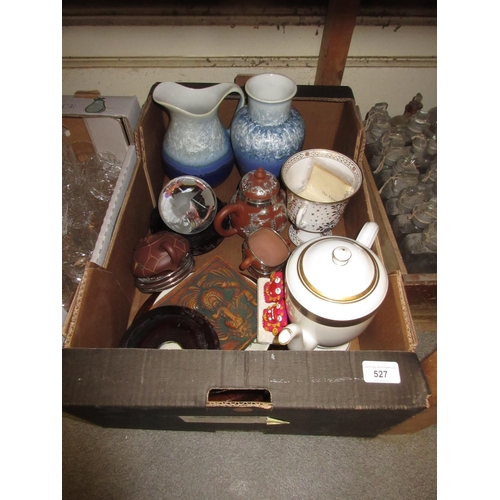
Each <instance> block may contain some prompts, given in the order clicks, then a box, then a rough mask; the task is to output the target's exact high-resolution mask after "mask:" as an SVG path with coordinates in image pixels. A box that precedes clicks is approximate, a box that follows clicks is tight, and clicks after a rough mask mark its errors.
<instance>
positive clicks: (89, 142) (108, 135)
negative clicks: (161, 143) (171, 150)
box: [62, 92, 141, 334]
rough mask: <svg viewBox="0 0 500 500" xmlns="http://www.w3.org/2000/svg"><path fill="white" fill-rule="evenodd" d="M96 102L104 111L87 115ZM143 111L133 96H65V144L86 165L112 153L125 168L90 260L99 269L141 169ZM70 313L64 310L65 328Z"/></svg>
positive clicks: (78, 94) (81, 94)
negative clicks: (139, 145) (139, 139)
mask: <svg viewBox="0 0 500 500" xmlns="http://www.w3.org/2000/svg"><path fill="white" fill-rule="evenodd" d="M94 98H100V99H102V102H104V103H105V109H104V110H102V111H99V112H96V113H93V112H91V111H90V112H89V111H88V110H89V109H91V107H90V108H89V106H92V104H93V103H94ZM140 111H141V107H140V105H139V101H138V100H137V97H134V96H130V97H127V96H102V97H101V96H100V94H99V92H93V93H90V94H85V93H77V94H75V95H74V96H62V126H63V130H64V131H65V133H64V134H63V144H65V145H66V147H68V148H70V149H71V150H72V152H73V154H74V155H75V158H76V159H77V160H78V161H79V162H80V163H83V162H84V161H85V160H86V159H87V158H88V157H90V156H92V155H93V154H95V153H104V152H109V153H112V154H113V155H114V156H115V157H116V159H117V160H118V161H119V162H120V163H121V165H122V167H121V169H120V175H119V177H118V179H117V181H116V185H115V188H114V191H113V195H112V197H111V199H110V201H109V204H108V208H107V210H106V213H105V214H104V217H103V220H102V225H101V227H100V229H99V235H98V237H97V240H96V243H95V247H94V251H93V253H92V256H91V258H90V260H91V262H93V263H96V264H98V265H103V264H104V262H105V260H106V258H107V253H108V248H109V244H110V242H111V236H112V234H113V231H114V228H115V224H116V221H117V218H118V214H119V212H120V208H121V206H122V203H123V200H124V198H125V193H126V192H127V189H128V187H129V185H130V181H131V178H132V173H133V171H134V169H135V168H136V167H137V165H138V162H137V153H136V146H135V135H134V133H135V128H136V126H137V123H138V120H139V116H140ZM67 312H68V311H65V310H64V309H63V325H64V324H65V323H64V322H65V320H66V318H67ZM66 326H67V325H66ZM65 330H66V327H64V328H63V334H64V332H65Z"/></svg>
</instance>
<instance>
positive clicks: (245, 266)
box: [240, 255, 255, 271]
mask: <svg viewBox="0 0 500 500" xmlns="http://www.w3.org/2000/svg"><path fill="white" fill-rule="evenodd" d="M254 260H255V258H254V257H253V256H252V255H249V256H248V257H247V258H246V259H245V260H244V261H243V262H242V263H241V264H240V269H241V270H242V271H245V269H248V268H249V267H250V266H251V265H252V264H253V263H254Z"/></svg>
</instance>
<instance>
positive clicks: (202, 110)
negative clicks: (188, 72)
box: [153, 82, 245, 116]
mask: <svg viewBox="0 0 500 500" xmlns="http://www.w3.org/2000/svg"><path fill="white" fill-rule="evenodd" d="M232 92H236V93H237V94H239V95H240V101H239V103H238V107H237V110H239V109H240V108H241V107H242V106H243V105H244V104H245V94H244V92H243V90H242V89H241V87H240V86H239V85H236V84H235V83H218V84H216V85H211V86H208V87H203V88H191V87H187V86H185V85H181V84H179V83H176V82H162V83H160V84H158V85H157V86H156V87H155V89H154V91H153V100H154V101H155V102H156V103H158V104H160V105H161V106H164V107H165V108H166V109H168V110H169V111H174V112H175V111H177V112H180V113H184V114H187V115H196V116H203V115H207V114H210V113H212V112H216V111H217V108H218V107H219V105H220V103H221V102H222V101H223V100H224V99H225V98H226V97H227V96H228V95H229V94H231V93H232Z"/></svg>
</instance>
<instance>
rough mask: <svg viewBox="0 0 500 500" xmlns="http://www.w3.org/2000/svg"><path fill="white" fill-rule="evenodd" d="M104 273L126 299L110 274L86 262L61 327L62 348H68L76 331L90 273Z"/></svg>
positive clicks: (123, 291) (125, 294) (120, 287)
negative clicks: (110, 278)
mask: <svg viewBox="0 0 500 500" xmlns="http://www.w3.org/2000/svg"><path fill="white" fill-rule="evenodd" d="M96 272H98V273H105V274H107V275H108V276H111V277H112V279H113V281H114V282H115V283H116V284H117V290H119V291H121V292H122V293H123V296H124V297H127V293H126V291H125V290H124V289H123V287H122V285H121V284H120V282H119V281H118V280H117V279H116V278H115V276H114V275H113V273H112V272H110V271H107V270H106V269H104V268H103V267H101V266H98V265H97V264H94V263H93V262H88V264H87V266H86V267H85V271H84V273H83V277H82V281H81V282H80V284H79V286H78V289H77V293H76V295H75V297H74V299H73V303H72V304H71V308H70V312H69V313H68V315H67V317H66V321H65V322H64V325H63V337H64V338H65V340H64V343H63V348H70V347H71V343H72V339H73V335H74V333H75V330H76V325H77V324H78V322H79V317H80V315H81V306H82V303H83V301H84V299H85V297H86V296H87V281H88V279H89V277H90V275H91V274H92V273H96Z"/></svg>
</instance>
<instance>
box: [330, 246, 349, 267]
mask: <svg viewBox="0 0 500 500" xmlns="http://www.w3.org/2000/svg"><path fill="white" fill-rule="evenodd" d="M351 257H352V253H351V251H350V250H349V249H348V248H347V247H337V248H335V249H334V250H333V252H332V260H333V262H334V263H335V264H337V265H338V266H345V265H346V264H347V263H348V262H349V259H350V258H351Z"/></svg>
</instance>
